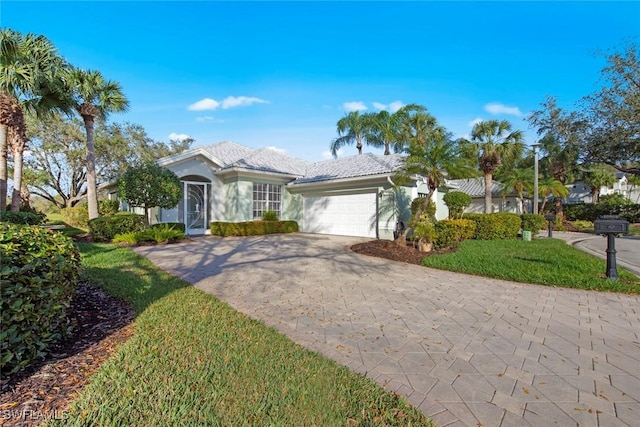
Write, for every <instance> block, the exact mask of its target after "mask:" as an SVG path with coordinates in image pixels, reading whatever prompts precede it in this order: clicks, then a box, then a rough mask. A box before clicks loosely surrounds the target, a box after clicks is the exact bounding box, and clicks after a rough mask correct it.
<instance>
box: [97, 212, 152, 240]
mask: <svg viewBox="0 0 640 427" xmlns="http://www.w3.org/2000/svg"><path fill="white" fill-rule="evenodd" d="M144 229H145V220H144V215H138V214H134V213H128V212H120V213H117V214H115V215H106V216H101V217H98V218H94V219H92V220H91V221H89V233H90V234H91V237H93V239H94V240H96V241H109V240H111V239H113V238H114V237H115V235H116V234H123V233H128V232H131V231H142V230H144Z"/></svg>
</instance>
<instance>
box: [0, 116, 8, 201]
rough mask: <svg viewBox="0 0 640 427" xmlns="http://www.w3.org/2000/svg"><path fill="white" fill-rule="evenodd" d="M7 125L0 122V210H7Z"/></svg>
mask: <svg viewBox="0 0 640 427" xmlns="http://www.w3.org/2000/svg"><path fill="white" fill-rule="evenodd" d="M8 133H9V126H7V125H4V124H0V212H4V211H5V210H7V154H8V153H7V152H8V150H9V144H8V143H7V137H8Z"/></svg>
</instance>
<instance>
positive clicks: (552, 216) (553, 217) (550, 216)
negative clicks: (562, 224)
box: [544, 213, 556, 238]
mask: <svg viewBox="0 0 640 427" xmlns="http://www.w3.org/2000/svg"><path fill="white" fill-rule="evenodd" d="M544 219H546V220H547V221H548V222H549V233H548V235H547V237H549V238H551V237H553V221H555V220H556V214H553V213H548V214H546V215H545V216H544Z"/></svg>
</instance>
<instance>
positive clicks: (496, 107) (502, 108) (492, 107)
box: [484, 102, 522, 117]
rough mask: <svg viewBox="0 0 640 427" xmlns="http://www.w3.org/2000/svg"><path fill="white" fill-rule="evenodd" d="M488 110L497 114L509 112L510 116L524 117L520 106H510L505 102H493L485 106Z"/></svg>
mask: <svg viewBox="0 0 640 427" xmlns="http://www.w3.org/2000/svg"><path fill="white" fill-rule="evenodd" d="M484 109H485V111H486V112H488V113H491V114H494V115H497V114H508V115H510V116H517V117H522V111H520V109H519V108H518V107H509V106H506V105H504V104H500V103H497V102H492V103H489V104H487V105H485V106H484Z"/></svg>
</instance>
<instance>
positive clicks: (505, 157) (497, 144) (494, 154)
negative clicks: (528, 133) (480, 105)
mask: <svg viewBox="0 0 640 427" xmlns="http://www.w3.org/2000/svg"><path fill="white" fill-rule="evenodd" d="M462 143H463V145H464V147H465V151H466V153H467V155H469V156H471V157H475V158H476V159H477V161H478V168H479V169H480V171H481V172H482V173H483V175H484V212H485V213H491V211H492V200H491V186H492V184H493V173H494V172H495V171H496V169H498V167H500V165H502V163H503V162H509V163H511V162H513V161H514V160H515V159H518V158H520V157H521V156H522V153H523V152H524V138H523V135H522V132H521V131H519V130H515V131H514V130H512V128H511V123H509V122H508V121H506V120H500V121H498V120H487V121H482V122H479V123H476V124H475V126H473V129H472V130H471V140H465V139H463V140H462Z"/></svg>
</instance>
